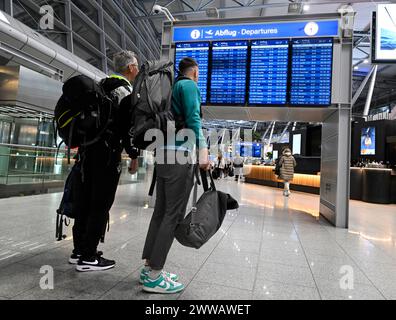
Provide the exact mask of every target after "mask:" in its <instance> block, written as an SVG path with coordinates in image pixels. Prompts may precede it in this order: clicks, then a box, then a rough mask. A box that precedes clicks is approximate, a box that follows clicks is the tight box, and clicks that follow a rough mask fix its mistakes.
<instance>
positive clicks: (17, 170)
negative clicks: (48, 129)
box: [0, 144, 145, 185]
mask: <svg viewBox="0 0 396 320" xmlns="http://www.w3.org/2000/svg"><path fill="white" fill-rule="evenodd" d="M75 154H76V150H71V160H70V164H69V163H68V160H67V158H68V155H67V150H66V149H64V148H62V149H60V150H59V152H58V150H57V148H47V147H37V146H24V145H13V144H0V185H15V184H31V183H45V182H57V181H58V182H63V181H64V180H65V179H66V177H67V175H68V173H69V172H70V168H71V166H72V165H73V163H74V160H73V157H74V155H75ZM128 164H129V158H128V157H127V156H123V158H122V167H123V170H122V172H123V174H122V177H121V179H120V181H121V183H133V182H134V181H137V180H138V179H139V174H136V175H132V176H131V175H129V173H128V170H127V167H128ZM142 170H143V171H142ZM144 171H145V170H144V168H142V167H140V168H139V173H140V176H141V173H143V172H144Z"/></svg>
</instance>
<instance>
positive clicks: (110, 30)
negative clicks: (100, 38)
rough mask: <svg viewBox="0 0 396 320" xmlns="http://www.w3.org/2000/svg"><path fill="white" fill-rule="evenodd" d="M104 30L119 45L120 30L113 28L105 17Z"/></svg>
mask: <svg viewBox="0 0 396 320" xmlns="http://www.w3.org/2000/svg"><path fill="white" fill-rule="evenodd" d="M104 30H105V32H106V34H107V35H109V36H110V38H111V39H113V40H114V41H115V42H117V44H118V45H120V46H121V32H120V31H118V30H117V29H116V28H114V27H113V26H112V25H111V23H110V22H109V21H107V19H105V20H104Z"/></svg>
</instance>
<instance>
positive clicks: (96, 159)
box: [73, 143, 121, 258]
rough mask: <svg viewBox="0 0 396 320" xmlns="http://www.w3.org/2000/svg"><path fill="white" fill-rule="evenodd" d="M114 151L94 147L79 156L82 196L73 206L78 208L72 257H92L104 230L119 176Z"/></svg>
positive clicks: (107, 148)
mask: <svg viewBox="0 0 396 320" xmlns="http://www.w3.org/2000/svg"><path fill="white" fill-rule="evenodd" d="M117 150H118V149H117ZM117 150H115V149H111V148H109V147H107V146H106V145H105V144H104V143H98V144H95V145H93V146H91V147H90V148H87V149H86V150H85V152H84V153H83V156H82V160H81V161H82V174H81V180H80V183H81V184H82V185H81V189H82V192H81V193H80V194H78V195H76V198H75V199H74V203H73V205H74V204H75V205H77V206H78V210H77V212H78V213H77V215H76V219H75V222H74V226H73V242H74V253H76V254H81V255H82V256H83V257H84V258H91V257H92V256H94V255H95V254H96V250H97V247H98V245H99V241H100V238H101V237H102V236H103V235H104V233H105V230H106V225H107V221H108V218H109V211H110V208H111V206H112V205H113V202H114V198H115V194H116V191H117V186H118V182H119V179H120V172H121V170H120V168H121V165H120V164H121V152H120V151H117Z"/></svg>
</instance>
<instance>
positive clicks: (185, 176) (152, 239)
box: [143, 164, 194, 270]
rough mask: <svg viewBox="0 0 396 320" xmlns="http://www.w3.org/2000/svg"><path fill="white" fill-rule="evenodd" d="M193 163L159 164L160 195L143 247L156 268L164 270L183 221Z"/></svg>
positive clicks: (191, 180)
mask: <svg viewBox="0 0 396 320" xmlns="http://www.w3.org/2000/svg"><path fill="white" fill-rule="evenodd" d="M193 168H194V165H192V164H156V174H157V182H156V183H157V186H156V190H157V195H156V196H157V198H156V202H155V209H154V213H153V216H152V218H151V222H150V227H149V230H148V233H147V237H146V243H145V245H144V250H143V259H147V260H149V265H150V267H151V268H152V269H154V270H162V268H163V267H164V264H165V261H166V257H167V256H168V253H169V250H170V248H171V246H172V243H173V240H174V238H175V229H176V226H177V224H178V223H179V222H180V221H181V220H183V218H184V216H185V213H186V207H187V203H188V199H189V196H190V192H191V189H192V186H193V182H194V171H193Z"/></svg>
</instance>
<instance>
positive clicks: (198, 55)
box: [175, 42, 209, 104]
mask: <svg viewBox="0 0 396 320" xmlns="http://www.w3.org/2000/svg"><path fill="white" fill-rule="evenodd" d="M185 57H190V58H194V59H195V60H196V61H197V63H198V67H199V77H198V88H199V90H200V92H201V103H203V104H205V103H206V99H207V92H206V90H207V84H208V65H209V42H193V43H177V44H176V56H175V68H176V70H177V68H178V67H179V62H180V60H181V59H183V58H185Z"/></svg>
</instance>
